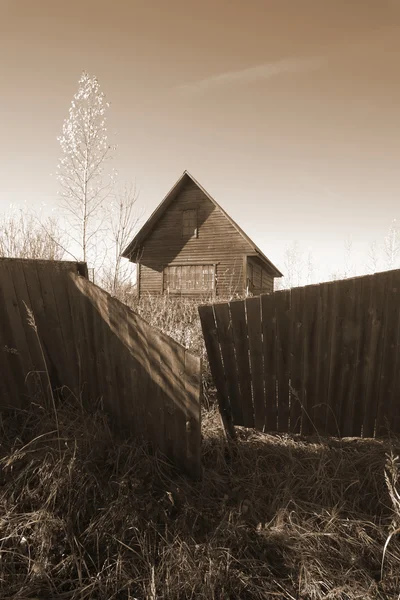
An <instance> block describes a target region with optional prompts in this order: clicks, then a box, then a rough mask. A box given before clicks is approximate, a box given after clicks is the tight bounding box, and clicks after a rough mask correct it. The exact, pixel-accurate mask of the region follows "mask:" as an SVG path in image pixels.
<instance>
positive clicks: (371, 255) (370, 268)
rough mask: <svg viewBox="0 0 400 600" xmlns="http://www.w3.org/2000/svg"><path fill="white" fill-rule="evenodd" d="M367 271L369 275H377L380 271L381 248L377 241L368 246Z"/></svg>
mask: <svg viewBox="0 0 400 600" xmlns="http://www.w3.org/2000/svg"><path fill="white" fill-rule="evenodd" d="M366 269H367V272H368V273H377V272H378V271H379V248H378V245H377V243H376V241H375V240H374V241H372V242H371V243H370V244H369V246H368V259H367V263H366Z"/></svg>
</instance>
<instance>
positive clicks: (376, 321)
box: [362, 272, 391, 437]
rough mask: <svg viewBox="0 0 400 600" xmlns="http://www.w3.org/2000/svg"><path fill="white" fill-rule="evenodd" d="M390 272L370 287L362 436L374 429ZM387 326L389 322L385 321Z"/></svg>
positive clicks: (372, 433)
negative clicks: (369, 318)
mask: <svg viewBox="0 0 400 600" xmlns="http://www.w3.org/2000/svg"><path fill="white" fill-rule="evenodd" d="M390 278H391V275H390V272H389V273H384V274H382V275H379V276H378V277H376V278H374V280H373V285H372V289H371V297H370V299H371V304H370V311H371V321H370V327H369V330H368V331H367V332H366V334H367V335H366V340H365V352H366V353H367V355H366V361H365V367H366V372H365V379H366V389H365V396H364V398H365V400H364V407H365V408H364V418H363V428H362V434H363V437H372V436H373V435H374V431H375V422H376V416H377V405H378V397H379V386H380V377H381V368H382V359H383V351H384V342H385V329H384V325H385V316H384V315H385V310H386V307H387V291H388V287H389V285H390ZM386 325H387V326H388V325H389V323H388V322H387V323H386Z"/></svg>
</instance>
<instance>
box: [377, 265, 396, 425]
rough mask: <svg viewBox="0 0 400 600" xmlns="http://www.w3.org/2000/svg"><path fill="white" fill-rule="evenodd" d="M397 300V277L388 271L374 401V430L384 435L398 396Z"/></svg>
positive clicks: (394, 272)
mask: <svg viewBox="0 0 400 600" xmlns="http://www.w3.org/2000/svg"><path fill="white" fill-rule="evenodd" d="M396 276H397V277H396ZM399 300H400V283H399V277H398V275H397V272H396V271H390V276H389V278H388V283H387V288H386V296H385V310H384V314H383V323H382V331H383V332H384V333H383V340H384V346H383V349H382V359H381V362H382V366H381V370H380V380H379V388H378V393H377V402H376V431H377V434H378V435H384V434H385V433H388V432H389V431H391V427H392V419H391V417H392V415H393V412H394V411H393V408H394V403H395V402H396V400H397V398H398V396H397V398H396V390H395V387H394V382H395V376H396V362H397V360H396V359H397V357H396V354H397V353H396V350H397V338H398V328H399V318H400V315H399V313H400V302H399ZM369 431H370V430H369Z"/></svg>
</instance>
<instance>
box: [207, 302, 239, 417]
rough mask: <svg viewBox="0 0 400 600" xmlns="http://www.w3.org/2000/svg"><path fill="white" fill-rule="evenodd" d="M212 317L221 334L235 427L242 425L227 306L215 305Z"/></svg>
mask: <svg viewBox="0 0 400 600" xmlns="http://www.w3.org/2000/svg"><path fill="white" fill-rule="evenodd" d="M214 316H215V323H216V326H217V328H218V331H220V332H221V335H220V336H219V339H220V346H221V353H222V360H223V364H224V370H225V372H226V373H229V377H228V378H227V385H228V394H229V402H230V408H231V411H232V418H233V421H234V423H235V424H236V425H244V421H243V412H242V405H241V398H240V388H239V380H238V374H237V369H236V357H235V346H234V340H233V331H232V324H231V317H230V312H229V305H228V304H215V305H214Z"/></svg>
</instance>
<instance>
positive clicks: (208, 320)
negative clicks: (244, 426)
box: [198, 305, 243, 438]
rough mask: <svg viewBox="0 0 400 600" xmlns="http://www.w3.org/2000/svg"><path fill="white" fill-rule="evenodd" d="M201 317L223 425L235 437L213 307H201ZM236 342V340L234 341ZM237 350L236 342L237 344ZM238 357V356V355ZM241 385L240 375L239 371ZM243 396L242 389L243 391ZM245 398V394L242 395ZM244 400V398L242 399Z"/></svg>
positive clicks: (228, 433)
mask: <svg viewBox="0 0 400 600" xmlns="http://www.w3.org/2000/svg"><path fill="white" fill-rule="evenodd" d="M198 310H199V315H200V322H201V328H202V331H203V336H204V343H205V346H206V350H207V355H208V360H209V363H210V370H211V375H212V377H213V380H214V383H215V386H216V388H217V397H218V406H219V410H220V414H221V419H222V423H223V425H224V428H225V432H226V433H227V435H228V436H229V437H232V438H234V437H235V429H234V426H233V419H232V411H231V406H230V402H229V393H228V387H227V382H226V378H225V371H224V364H223V361H222V354H221V349H220V345H219V340H218V333H217V327H216V323H215V318H214V311H213V308H212V306H207V305H203V306H199V308H198ZM234 341H235V340H234ZM235 348H236V342H235ZM236 356H237V355H236ZM238 376H239V385H240V373H239V369H238ZM241 394H242V389H241ZM242 396H243V394H242ZM242 400H243V398H242Z"/></svg>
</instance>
